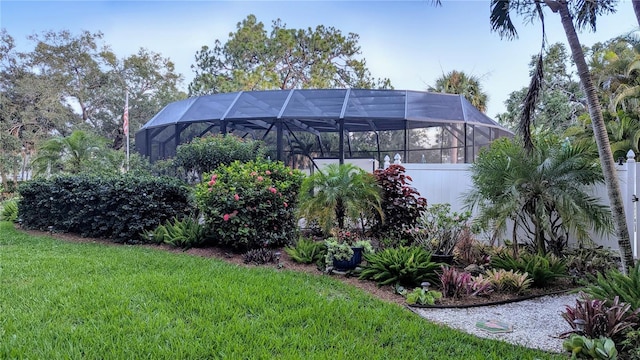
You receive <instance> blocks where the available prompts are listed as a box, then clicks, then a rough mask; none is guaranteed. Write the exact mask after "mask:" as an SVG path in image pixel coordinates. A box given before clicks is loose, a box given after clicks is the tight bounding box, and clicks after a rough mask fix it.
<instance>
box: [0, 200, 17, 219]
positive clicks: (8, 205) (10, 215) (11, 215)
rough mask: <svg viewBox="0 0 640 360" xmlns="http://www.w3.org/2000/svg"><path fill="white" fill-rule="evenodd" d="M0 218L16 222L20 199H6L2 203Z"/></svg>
mask: <svg viewBox="0 0 640 360" xmlns="http://www.w3.org/2000/svg"><path fill="white" fill-rule="evenodd" d="M0 220H2V221H12V222H16V221H17V220H18V201H17V200H15V199H11V200H6V201H4V202H3V203H2V212H0Z"/></svg>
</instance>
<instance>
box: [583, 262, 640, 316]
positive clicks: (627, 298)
mask: <svg viewBox="0 0 640 360" xmlns="http://www.w3.org/2000/svg"><path fill="white" fill-rule="evenodd" d="M590 280H591V284H590V285H588V286H586V287H585V288H584V289H583V290H584V292H585V293H586V294H588V295H590V296H592V297H594V298H596V299H600V300H603V301H607V302H609V301H611V299H613V298H615V297H616V296H617V297H619V298H620V301H622V302H625V303H627V304H629V305H631V308H632V309H638V308H640V261H639V262H637V263H636V265H635V266H634V267H633V269H631V271H629V274H628V275H625V274H623V273H621V272H620V271H619V270H617V269H614V270H609V271H607V272H606V273H605V274H604V275H603V274H602V273H598V274H597V276H595V277H593V276H592V277H590Z"/></svg>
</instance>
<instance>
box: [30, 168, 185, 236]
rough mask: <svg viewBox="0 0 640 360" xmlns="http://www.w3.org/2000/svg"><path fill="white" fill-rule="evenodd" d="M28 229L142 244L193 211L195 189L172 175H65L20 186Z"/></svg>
mask: <svg viewBox="0 0 640 360" xmlns="http://www.w3.org/2000/svg"><path fill="white" fill-rule="evenodd" d="M19 191H20V196H21V198H22V199H21V201H20V203H19V205H18V209H19V212H20V217H21V218H22V220H23V224H22V225H23V227H25V228H27V229H39V230H46V229H48V227H49V226H53V229H54V230H55V231H63V232H71V233H77V234H80V235H82V236H87V237H97V238H108V239H112V240H114V241H116V242H137V241H139V240H142V237H141V233H143V232H144V231H148V230H151V229H155V228H156V227H157V226H158V225H160V224H162V223H163V222H165V221H167V220H168V219H172V218H174V217H180V216H184V215H185V214H188V213H190V212H191V210H192V206H191V203H190V199H189V190H188V189H187V188H186V187H184V186H183V185H182V184H181V183H179V182H177V181H175V180H173V179H169V178H157V177H144V176H140V177H138V176H126V175H125V176H117V177H95V176H89V175H77V176H60V177H55V178H52V179H48V180H45V179H37V180H32V181H28V182H25V183H23V184H21V185H20V189H19Z"/></svg>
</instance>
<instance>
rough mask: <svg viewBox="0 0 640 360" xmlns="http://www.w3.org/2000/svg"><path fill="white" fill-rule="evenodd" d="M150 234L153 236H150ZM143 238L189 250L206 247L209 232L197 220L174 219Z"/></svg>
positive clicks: (188, 218) (187, 218) (190, 218)
mask: <svg viewBox="0 0 640 360" xmlns="http://www.w3.org/2000/svg"><path fill="white" fill-rule="evenodd" d="M150 234H153V236H149V235H150ZM143 237H144V238H145V239H146V240H147V241H153V242H155V243H158V244H169V245H173V246H175V247H180V248H185V249H189V248H191V247H197V246H202V245H204V244H205V243H206V242H207V231H206V229H205V228H204V227H203V226H202V225H200V224H199V223H198V220H197V219H194V218H192V217H185V218H183V219H178V218H174V219H173V220H172V221H169V222H167V223H165V224H163V225H160V226H158V227H157V228H156V229H155V230H154V231H153V232H147V233H145V235H144V236H143Z"/></svg>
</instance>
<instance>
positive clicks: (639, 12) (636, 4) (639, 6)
mask: <svg viewBox="0 0 640 360" xmlns="http://www.w3.org/2000/svg"><path fill="white" fill-rule="evenodd" d="M631 3H632V4H633V12H635V13H636V20H638V26H640V0H631Z"/></svg>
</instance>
